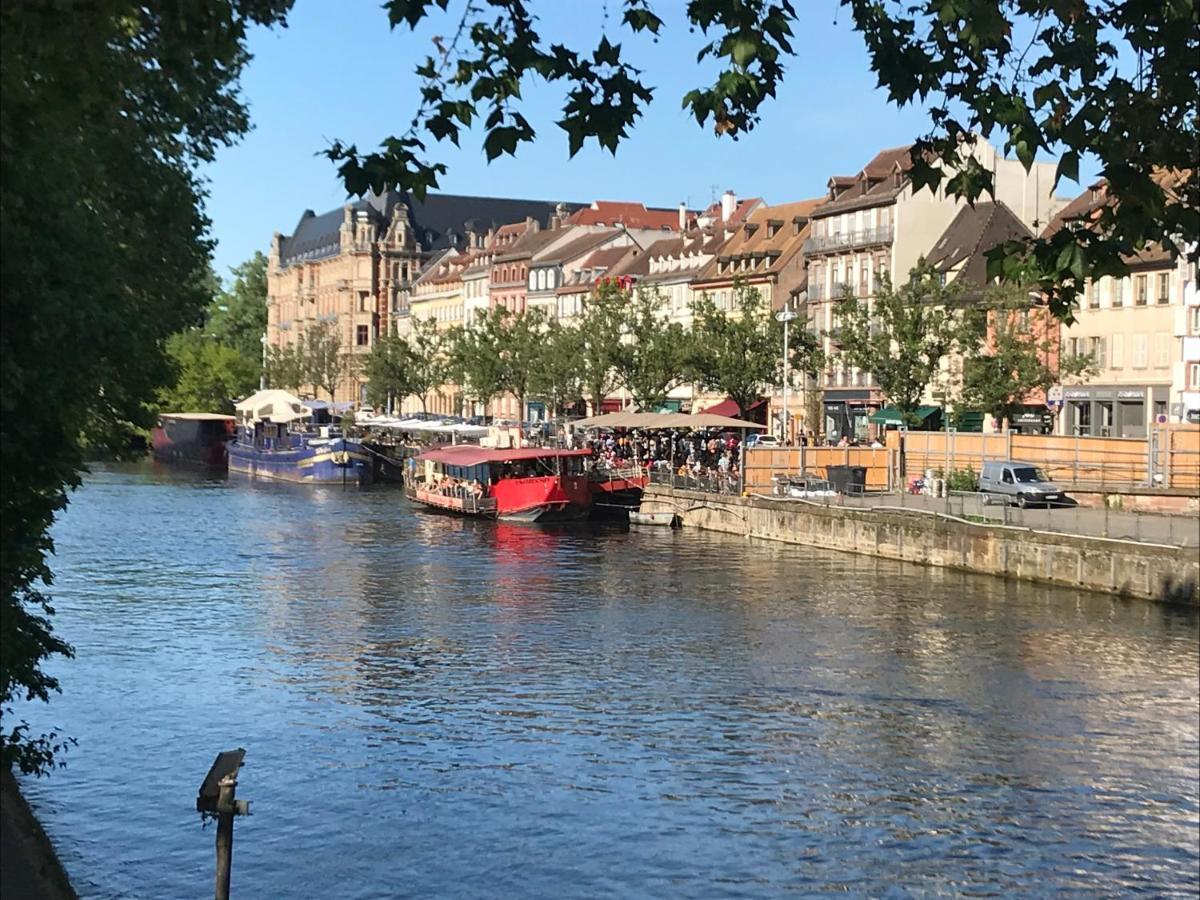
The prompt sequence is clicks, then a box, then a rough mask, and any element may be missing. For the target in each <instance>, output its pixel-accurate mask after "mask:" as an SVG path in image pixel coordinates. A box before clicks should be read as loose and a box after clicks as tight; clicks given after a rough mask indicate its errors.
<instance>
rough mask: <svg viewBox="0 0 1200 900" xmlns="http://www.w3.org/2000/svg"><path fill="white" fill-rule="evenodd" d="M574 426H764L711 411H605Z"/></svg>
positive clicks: (695, 427)
mask: <svg viewBox="0 0 1200 900" xmlns="http://www.w3.org/2000/svg"><path fill="white" fill-rule="evenodd" d="M574 425H575V427H576V428H688V429H691V430H693V431H695V430H698V429H701V428H727V429H745V428H765V427H766V426H765V425H759V424H758V423H757V422H747V421H745V420H743V419H733V418H730V417H729V416H718V415H715V414H713V413H694V414H692V415H686V414H684V413H628V412H626V413H605V414H604V415H600V416H591V417H589V418H586V419H580V420H579V421H578V422H575V423H574Z"/></svg>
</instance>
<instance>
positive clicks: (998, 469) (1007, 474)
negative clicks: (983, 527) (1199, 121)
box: [979, 459, 1072, 509]
mask: <svg viewBox="0 0 1200 900" xmlns="http://www.w3.org/2000/svg"><path fill="white" fill-rule="evenodd" d="M979 490H980V491H981V492H982V493H983V495H984V496H983V502H984V503H991V502H992V497H993V496H998V497H999V498H1000V502H1001V503H1015V504H1017V506H1019V507H1021V508H1022V509H1024V508H1025V507H1026V506H1029V505H1030V504H1031V503H1044V504H1046V505H1047V506H1051V505H1052V506H1060V505H1067V504H1070V503H1071V502H1072V501H1071V499H1070V498H1069V497H1067V495H1066V494H1064V493H1063V492H1062V489H1061V488H1060V487H1058V485H1056V484H1054V483H1053V482H1052V481H1051V480H1050V479H1049V478H1048V477H1047V476H1046V473H1045V472H1043V471H1042V470H1041V469H1039V468H1038V467H1037V466H1035V465H1034V464H1033V463H1024V462H1017V461H1016V460H1012V459H1004V460H993V461H989V462H985V463H984V464H983V472H982V473H980V475H979Z"/></svg>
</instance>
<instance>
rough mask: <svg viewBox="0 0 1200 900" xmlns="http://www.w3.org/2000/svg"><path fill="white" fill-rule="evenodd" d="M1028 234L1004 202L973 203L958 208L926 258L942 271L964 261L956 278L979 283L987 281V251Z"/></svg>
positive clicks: (983, 283) (1027, 230) (1031, 235)
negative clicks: (973, 204)
mask: <svg viewBox="0 0 1200 900" xmlns="http://www.w3.org/2000/svg"><path fill="white" fill-rule="evenodd" d="M1031 237H1033V232H1031V231H1030V230H1029V229H1028V228H1026V227H1025V223H1024V222H1022V221H1021V220H1020V219H1018V218H1017V216H1016V214H1015V213H1014V212H1013V211H1012V210H1011V209H1009V208H1008V207H1007V206H1005V205H1004V204H1003V203H999V202H988V203H976V204H975V206H974V208H972V207H970V206H964V207H963V208H962V209H961V210H959V212H958V215H957V216H955V217H954V221H952V222H951V223H950V224H949V225H948V226H947V227H946V230H945V231H944V232H942V236H941V237H940V238H938V242H937V243H936V244H934V245H933V249H932V250H931V251H930V252H929V255H928V256H927V257H926V261H927V262H929V263H930V264H931V265H933V266H934V267H936V268H937V269H939V270H940V271H942V272H948V271H950V270H951V269H953V268H955V267H956V266H958V265H959V264H960V263H963V262H964V261H965V262H966V265H964V266H963V268H962V271H961V272H960V273H959V275H958V278H961V279H965V280H967V281H970V282H971V283H972V284H975V285H977V286H980V287H982V286H983V285H985V284H987V257H986V256H985V254H986V253H987V251H988V250H991V249H992V248H993V247H995V246H996V245H997V244H1000V243H1003V242H1004V241H1009V240H1013V239H1018V238H1031Z"/></svg>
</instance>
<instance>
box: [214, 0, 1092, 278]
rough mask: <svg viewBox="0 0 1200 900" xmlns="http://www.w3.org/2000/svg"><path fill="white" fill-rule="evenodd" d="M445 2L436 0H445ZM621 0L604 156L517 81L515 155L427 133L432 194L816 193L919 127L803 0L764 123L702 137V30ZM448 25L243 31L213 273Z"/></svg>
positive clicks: (255, 245)
mask: <svg viewBox="0 0 1200 900" xmlns="http://www.w3.org/2000/svg"><path fill="white" fill-rule="evenodd" d="M459 6H460V4H459V3H457V2H456V3H452V4H451V9H452V11H456V10H457V8H458V7H459ZM604 6H605V4H604V3H603V2H601V0H554V2H542V3H541V4H539V5H538V11H539V13H540V14H541V15H542V16H543V19H542V33H543V35H544V36H547V37H550V38H552V39H554V40H559V41H563V42H570V43H571V44H572V45H580V46H589V47H590V46H594V44H595V42H596V41H597V40H598V38H599V35H600V33H601V30H602V28H604V21H603V10H604ZM621 6H622V4H621V3H619V2H618V0H609V2H608V7H609V8H610V10H611V11H612V13H613V15H614V20H613V21H610V22H609V23H608V27H607V29H606V30H607V33H608V35H609V36H610V39H611V40H613V41H614V42H616V41H620V42H622V43H623V45H624V47H625V48H626V51H627V55H628V57H629V58H630V59H631V60H633V61H635V62H636V64H638V65H639V66H641V67H642V68H643V70H644V73H645V80H646V82H647V83H648V84H650V85H653V86H654V87H655V88H656V91H655V100H654V102H653V103H652V104H651V106H650V107H649V109H648V110H647V111H646V114H645V116H644V117H643V118H642V119H641V120H640V122H639V123H638V125H637V126H636V128H635V130H634V132H633V134H632V136H631V138H630V139H629V140H627V141H626V142H624V143H623V144H622V145H621V147H620V149H619V150H618V151H617V154H616V156H615V157H614V156H612V155H611V154H609V153H608V152H607V151H602V150H599V149H598V148H596V147H595V145H594V143H592V144H589V145H588V146H586V147H585V148H584V149H583V150H582V151H581V152H580V153H579V154H578V155H576V157H575V158H574V159H569V158H568V155H567V141H566V135H565V133H564V132H562V131H561V129H559V128H558V127H557V126H556V125H555V124H554V121H555V120H556V119H557V118H558V111H559V108H560V107H561V104H562V99H561V94H559V93H557V92H556V90H555V89H554V87H553V86H551V87H548V88H547V87H544V86H534V85H531V86H530V89H529V91H528V92H527V94H526V97H527V101H528V102H527V106H526V108H525V110H524V112H525V115H526V117H527V118H528V119H529V120H530V121H531V123H532V124H533V125H534V127H535V128H536V129H537V130H538V140H537V142H536V143H535V144H533V145H526V146H524V147H522V148H520V149H519V151H518V157H517V158H516V159H512V158H508V157H505V158H501V159H498V160H496V161H494V162H493V163H491V164H490V165H489V164H488V163H487V162H486V160H485V158H484V155H483V151H482V149H481V136H480V134H479V133H478V132H473V133H469V134H466V135H464V137H463V140H462V148H461V149H457V148H455V147H454V146H453V145H451V144H445V145H441V146H439V147H436V148H433V152H434V154H435V158H436V159H438V160H440V161H442V162H444V163H446V165H447V166H448V169H449V171H448V172H447V174H446V175H445V176H444V177H443V178H442V179H441V189H442V190H443V191H445V192H447V193H456V194H481V195H492V196H510V197H524V198H535V199H545V200H570V201H578V202H590V201H591V200H594V199H605V200H638V201H642V202H644V203H646V204H647V205H649V206H675V205H677V204H678V203H680V202H681V201H685V202H687V203H688V204H689V205H690V206H692V207H696V206H702V205H705V204H707V203H708V202H709V201H710V199H711V198H712V196H713V193H714V191H715V192H716V193H717V194H719V193H720V192H721V191H723V190H725V189H732V190H734V191H736V192H737V194H738V195H739V196H741V197H750V196H761V197H763V198H765V199H766V200H767V202H769V203H784V202H788V201H792V200H799V199H803V198H805V197H815V196H819V195H820V194H822V193H823V192H824V190H825V183H826V181H827V180H828V179H829V177H830V176H831V175H835V174H853V173H854V172H856V171H858V170H859V169H860V168H861V167H862V165H863V164H864V163H865V162H866V161H867V160H868V159H870V158H871V156H873V155H874V153H875V152H876V151H877V150H879V149H881V148H884V147H893V146H897V145H900V144H905V143H907V142H909V141H910V140H912V139H913V138H914V137H916V136H917V135H919V134H922V133H924V131H926V130H927V128H928V120H927V119H926V118H925V116H924V113H923V111H922V110H920V109H914V108H908V109H903V110H901V109H897V108H895V107H893V106H890V105H889V104H888V103H887V101H886V98H885V96H884V94H883V93H882V92H881V91H879V90H877V89H876V88H875V77H874V75H873V73H872V72H871V71H870V68H869V65H868V61H867V55H866V51H865V50H864V48H863V43H862V40H861V38H859V36H858V35H857V34H856V33H855V32H853V31H852V30H851V28H850V22H849V17H848V15H847V14H846V12H845V11H844V10H840V7H839V5H838V3H837V0H805V2H804V3H803V4H802V5H801V6H800V10H801V17H802V18H801V29H800V30H798V33H797V34H796V35H795V40H794V46H795V48H796V50H797V51H798V56H797V57H796V58H795V59H793V60H791V61H790V63H789V65H788V73H787V75H788V78H787V82H786V84H785V85H784V86H783V88H782V89H781V91H780V93H779V96H778V97H777V98H776V99H775V100H774V101H771V102H768V103H767V104H766V105H765V106H764V107H763V112H764V121H763V123H762V124H761V125H760V126H759V127H758V128H756V129H755V130H754V131H753V132H751V133H750V134H748V135H745V136H743V137H742V138H741V139H740V140H738V141H736V142H734V141H731V140H729V139H728V138H721V139H718V138H716V137H715V136H714V135H713V133H712V130H711V128H700V127H699V126H697V124H696V122H695V119H694V118H692V117H691V116H690V115H689V114H687V113H685V112H684V111H683V110H682V109H681V107H680V102H681V100H682V97H683V95H684V94H685V93H687V91H688V90H690V89H691V88H693V87H698V86H701V85H703V84H705V83H707V82H706V80H705V78H706V76H707V75H709V74H710V73H711V71H712V68H711V66H709V67H706V66H704V65H698V64H697V63H696V52H697V50H698V49H699V47H700V46H701V43H702V36H701V35H699V34H689V33H688V31H687V27H686V24H685V23H684V22H683V17H682V13H681V10H682V7H683V3H682V0H666V2H659V3H657V4H656V5H655V7H656V10H657V11H658V12H659V14H660V15H662V16H663V18H664V19H666V21H667V29H666V32H665V34H664V36H663V37H662V38H660V39H659V41H658V42H657V43H654V42H653V41H652V40H651V39H650V38H649V37H648V36H645V35H642V36H637V37H635V36H633V35H630V34H629V33H628V31H625V30H623V29H621V28H619V23H618V22H617V21H616V19H615V17H616V16H619V11H620V8H621ZM835 19H836V22H835ZM451 27H452V26H451V24H450V23H449V19H448V18H438V19H435V20H434V21H433V22H432V23H430V24H427V25H423V26H422V27H421V29H419V30H418V31H417V32H416V33H413V32H410V31H408V30H407V28H400V29H397V30H396V31H390V30H389V28H388V23H387V16H386V14H385V12H384V11H383V10H382V9H381V7H380V0H298V2H297V3H296V7H295V9H294V11H293V13H292V15H291V18H290V23H289V26H288V27H287V28H286V29H281V30H275V31H267V30H261V29H260V30H257V31H255V32H254V33H253V34H252V36H251V39H250V50H251V52H252V53H253V54H254V59H253V61H252V62H251V63H250V65H249V66H248V67H247V69H246V71H245V73H244V76H243V79H242V88H243V95H244V98H245V100H246V101H247V103H248V105H249V107H250V114H251V119H252V121H253V123H254V130H253V131H252V132H251V133H250V134H249V135H248V136H247V137H246V138H245V139H244V140H243V141H242V142H241V143H239V144H238V145H236V146H234V147H231V148H228V149H226V150H224V151H223V152H221V153H220V154H219V156H218V157H217V160H216V162H215V163H214V164H212V165H211V166H209V167H208V168H207V169H206V170H205V175H206V176H207V177H208V179H209V185H208V187H209V191H210V196H209V200H208V214H209V217H210V218H211V219H212V232H213V235H214V236H215V237H216V238H217V241H218V244H217V249H216V253H215V265H216V268H217V272H218V273H219V274H220V275H222V276H223V277H225V276H227V274H228V269H229V267H230V266H233V265H236V264H237V263H239V262H241V261H242V260H244V259H246V258H247V257H249V256H251V255H252V254H253V253H254V251H255V250H258V249H261V250H263V251H266V250H267V248H268V247H269V246H270V241H271V235H272V233H273V232H275V231H281V232H283V233H285V234H286V233H289V232H291V231H292V230H293V228H294V227H295V225H296V222H297V220H298V219H299V217H300V214H301V213H302V212H303V211H304V210H305V209H313V210H315V211H316V212H321V211H323V210H326V209H332V208H334V207H336V206H338V205H340V204H341V203H343V202H345V200H346V194H345V191H344V189H343V188H342V187H341V185H340V183H339V181H338V178H337V173H336V171H335V169H334V166H333V164H332V163H330V162H329V161H328V160H327V159H325V158H324V157H323V156H319V155H317V154H319V153H320V151H321V150H323V149H324V148H326V147H328V146H329V144H330V142H331V141H332V140H334V139H335V138H336V139H341V140H343V141H345V142H347V143H357V144H358V146H359V148H360V149H363V150H365V149H373V148H375V147H376V146H377V145H378V144H379V142H380V141H381V140H382V139H383V138H384V137H386V136H388V135H391V134H397V133H400V132H402V131H403V130H404V129H405V128H406V127H407V124H408V122H409V121H410V119H411V117H412V114H413V112H414V110H415V108H416V105H417V102H418V97H417V91H416V85H417V82H416V79H415V78H414V77H413V75H412V69H413V67H414V66H415V65H416V64H417V63H418V62H420V61H421V60H422V59H424V57H425V55H426V54H427V53H428V52H429V49H430V46H431V44H430V37H431V36H433V35H439V34H440V35H446V34H447V33H448V31H449V30H450V29H451ZM1091 174H1094V172H1081V177H1082V178H1083V179H1084V180H1085V181H1086V180H1087V178H1088V177H1089V175H1091ZM1074 191H1075V186H1074V185H1070V184H1064V185H1062V186H1060V193H1063V194H1067V195H1070V194H1072V193H1073V192H1074Z"/></svg>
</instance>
